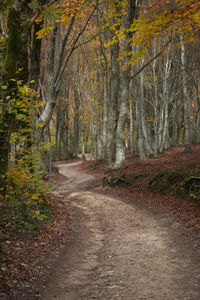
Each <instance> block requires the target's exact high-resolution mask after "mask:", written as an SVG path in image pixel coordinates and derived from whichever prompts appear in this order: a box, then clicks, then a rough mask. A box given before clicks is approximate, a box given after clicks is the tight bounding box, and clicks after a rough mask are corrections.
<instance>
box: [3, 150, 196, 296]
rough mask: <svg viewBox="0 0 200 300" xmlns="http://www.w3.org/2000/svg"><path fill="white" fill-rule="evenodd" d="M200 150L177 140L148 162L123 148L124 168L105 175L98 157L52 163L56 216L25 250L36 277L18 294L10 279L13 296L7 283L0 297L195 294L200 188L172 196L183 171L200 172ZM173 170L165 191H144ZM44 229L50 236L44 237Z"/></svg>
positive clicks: (192, 173)
mask: <svg viewBox="0 0 200 300" xmlns="http://www.w3.org/2000/svg"><path fill="white" fill-rule="evenodd" d="M199 153H200V147H199V146H195V147H194V148H193V152H192V153H187V154H186V153H184V152H183V148H181V147H180V148H175V149H171V150H170V151H167V152H165V153H164V154H162V155H160V156H159V157H158V158H156V159H150V160H145V161H139V160H138V159H137V158H135V159H132V158H131V157H130V155H129V154H128V156H127V164H126V167H125V168H123V169H121V170H119V171H111V172H107V173H106V175H105V174H104V170H103V169H104V168H105V166H104V164H103V163H98V164H97V166H95V169H94V168H93V167H94V162H81V161H80V160H76V161H70V162H58V163H56V164H55V165H56V166H57V167H58V169H59V173H60V175H58V176H56V177H55V178H54V180H56V183H55V184H54V188H53V191H52V194H53V198H54V205H55V208H56V210H57V211H59V210H60V211H59V213H57V216H58V218H56V219H55V220H54V224H51V225H48V226H47V228H51V230H50V229H49V230H50V232H51V234H49V231H48V230H47V231H46V232H45V229H43V230H44V232H43V235H42V238H40V239H39V242H37V243H36V244H37V245H36V244H35V248H37V251H35V250H34V251H33V252H34V253H35V254H34V255H30V252H28V253H27V254H26V256H27V255H29V260H30V265H33V262H31V258H30V256H33V257H32V260H33V261H36V263H34V267H33V268H32V269H34V268H35V269H36V270H39V271H37V272H36V273H33V272H32V271H31V270H32V269H31V270H30V274H32V273H33V274H34V277H38V276H39V275H40V277H39V279H38V280H34V281H33V282H32V281H30V280H29V283H26V285H27V287H26V285H25V284H24V286H25V287H26V289H25V290H24V291H23V288H24V287H23V286H22V287H21V288H22V291H21V292H19V293H14V291H13V290H14V288H13V285H12V284H10V285H9V287H10V290H11V291H10V295H11V294H12V296H6V294H5V290H4V291H3V292H4V293H2V296H1V294H0V296H1V297H0V299H13V300H15V299H20V300H21V299H26V300H33V299H44V300H51V299H59V300H78V299H84V300H89V299H99V300H110V299H117V300H118V299H119V300H133V299H134V300H140V299H141V300H142V299H143V300H149V299H152V300H160V299H165V300H175V299H176V300H199V299H200V290H199V286H200V271H199V266H200V205H199V200H198V192H197V193H196V190H195V192H194V195H193V197H192V199H193V200H192V199H191V194H193V193H191V191H190V193H189V194H187V193H183V191H182V190H183V189H181V191H182V194H181V196H180V194H179V195H178V196H177V197H175V196H174V193H176V192H177V190H179V188H180V187H181V183H180V180H178V179H179V175H180V174H181V176H182V175H183V174H185V173H188V174H189V175H190V176H194V175H195V177H198V176H197V175H198V172H199V168H200V156H199ZM171 170H176V171H177V170H178V173H176V176H175V177H173V178H174V182H171V181H169V180H168V184H169V186H168V190H166V189H164V190H163V189H161V192H162V193H164V195H161V194H160V193H158V192H157V193H155V190H154V192H152V191H150V190H149V185H150V182H152V180H153V179H155V178H160V177H159V176H160V175H159V176H158V177H156V176H157V175H158V174H160V173H162V172H169V171H171ZM191 170H193V171H192V172H191ZM190 173H191V174H190ZM167 174H168V173H167ZM177 174H178V175H177ZM170 175H171V174H170ZM199 175H200V174H199ZM103 177H104V182H105V183H106V186H103V184H102V182H103ZM112 178H114V181H112ZM138 178H139V180H138ZM161 178H162V177H161ZM167 178H168V177H167ZM177 178H178V179H177ZM181 178H182V179H183V178H185V177H184V176H183V177H181ZM105 179H106V181H105ZM121 179H123V180H121ZM130 179H131V180H130ZM132 179H134V180H132ZM116 180H117V181H116ZM156 180H157V179H156ZM161 183H162V182H161ZM156 184H157V182H156ZM157 185H158V189H159V187H160V184H159V182H158V184H157ZM161 185H162V184H161ZM154 189H155V186H154ZM55 199H57V201H56V202H55ZM57 203H58V204H59V205H57ZM63 210H64V214H63V213H61V211H63ZM59 216H60V217H59ZM61 216H62V218H61ZM59 220H60V221H59ZM52 232H53V233H52ZM49 235H50V236H51V239H49V240H51V241H52V240H54V242H49V243H48V236H49ZM66 237H67V238H66ZM45 243H48V246H47V245H46V246H45V245H44V244H45ZM9 245H10V244H8V246H9ZM59 245H62V247H60V246H59ZM44 249H45V250H44ZM40 253H41V255H40ZM50 253H51V255H50ZM21 255H22V254H21ZM41 257H42V259H41ZM25 259H27V258H25ZM19 263H20V258H19V259H18V264H19ZM23 264H24V263H23ZM24 265H27V264H26V263H25V264H24ZM22 267H24V266H23V265H22ZM23 270H24V269H23ZM24 272H25V271H24ZM39 273H40V274H39ZM17 274H18V273H16V274H15V278H17V276H18V275H17ZM24 274H25V273H24ZM26 274H27V272H26ZM24 276H25V275H24ZM13 278H14V277H13ZM18 280H19V281H20V278H19V279H18ZM21 281H23V280H21Z"/></svg>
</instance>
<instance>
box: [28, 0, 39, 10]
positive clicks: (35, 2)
mask: <svg viewBox="0 0 200 300" xmlns="http://www.w3.org/2000/svg"><path fill="white" fill-rule="evenodd" d="M28 6H29V7H30V8H32V9H34V8H39V7H40V6H39V4H38V2H37V1H33V2H31V3H29V4H28Z"/></svg>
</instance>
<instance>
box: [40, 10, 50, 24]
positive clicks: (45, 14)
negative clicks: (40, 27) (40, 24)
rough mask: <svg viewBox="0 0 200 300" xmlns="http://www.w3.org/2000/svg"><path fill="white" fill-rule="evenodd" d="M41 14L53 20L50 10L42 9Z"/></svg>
mask: <svg viewBox="0 0 200 300" xmlns="http://www.w3.org/2000/svg"><path fill="white" fill-rule="evenodd" d="M41 14H42V15H43V16H44V17H45V18H46V19H47V20H49V21H51V20H52V17H51V15H50V14H49V13H48V12H46V11H44V10H42V11H41Z"/></svg>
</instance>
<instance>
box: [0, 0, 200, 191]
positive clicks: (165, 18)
mask: <svg viewBox="0 0 200 300" xmlns="http://www.w3.org/2000/svg"><path fill="white" fill-rule="evenodd" d="M199 17H200V4H199V1H197V0H195V1H191V0H182V1H176V0H171V1H164V0H159V1H148V0H144V1H140V0H125V1H120V0H109V1H103V0H102V1H100V0H99V1H98V0H96V1H81V0H79V1H78V0H77V1H67V0H66V1H63V2H59V1H56V2H49V1H36V0H32V1H14V2H13V4H10V2H9V1H5V2H4V3H3V4H2V5H1V40H0V42H1V53H2V54H1V58H2V62H1V66H2V73H1V110H0V113H1V121H0V134H1V137H0V148H1V159H0V172H1V174H0V178H1V179H0V180H1V186H2V188H1V193H2V195H5V193H6V177H7V172H8V167H9V158H10V159H11V161H14V162H15V164H17V159H18V156H20V154H19V152H20V151H21V149H22V148H23V149H26V150H27V151H28V149H29V150H30V149H31V150H30V151H31V152H32V153H36V152H37V155H38V160H39V162H40V165H41V167H42V168H44V169H46V170H49V169H51V161H52V158H53V159H67V158H69V157H76V156H77V154H78V152H80V151H82V155H83V158H84V156H85V152H88V151H91V153H93V154H94V158H95V161H96V160H98V159H103V160H105V161H107V164H108V166H109V167H112V168H113V167H114V168H118V167H121V166H123V165H124V163H125V149H126V148H127V147H129V148H130V149H131V152H132V154H133V155H135V154H136V153H137V152H139V155H140V158H142V159H144V158H146V157H148V156H156V155H157V154H158V153H160V152H162V151H163V150H165V149H167V148H169V147H171V146H172V145H178V144H180V143H181V144H184V145H185V150H186V151H190V150H191V144H192V143H199V127H200V117H199V79H200V73H199V70H200V65H199V64H200V59H199V51H198V50H199V42H200V41H199V23H200V21H199V20H200V18H199ZM24 85H25V87H24V89H26V88H28V89H30V91H32V92H30V94H31V97H32V100H33V101H34V103H35V104H34V105H36V109H33V110H31V109H30V111H26V112H24V114H22V112H21V110H20V108H19V106H20V103H23V102H24V97H22V95H21V94H20V92H19V86H24ZM34 92H35V93H34ZM13 99H15V100H16V99H17V103H18V107H17V108H16V107H15V106H14V104H13V103H14V102H13V101H12V100H13ZM34 105H33V106H34ZM28 115H29V116H30V115H31V117H32V118H31V125H30V122H29V125H27V122H26V116H27V117H28ZM26 126H28V127H29V128H30V130H29V133H27V131H24V128H25V127H26ZM22 131H23V132H24V136H26V141H24V142H22V141H20V140H19V138H16V139H15V140H13V135H15V136H16V134H17V133H19V132H22ZM20 136H21V135H20ZM24 140H25V139H24ZM10 152H11V154H10Z"/></svg>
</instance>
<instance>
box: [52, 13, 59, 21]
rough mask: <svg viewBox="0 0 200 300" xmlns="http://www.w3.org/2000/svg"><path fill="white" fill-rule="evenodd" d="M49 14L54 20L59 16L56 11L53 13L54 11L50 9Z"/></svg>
mask: <svg viewBox="0 0 200 300" xmlns="http://www.w3.org/2000/svg"><path fill="white" fill-rule="evenodd" d="M50 14H51V16H52V17H53V18H54V19H55V20H60V16H59V15H58V14H57V13H55V12H54V11H51V12H50Z"/></svg>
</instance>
